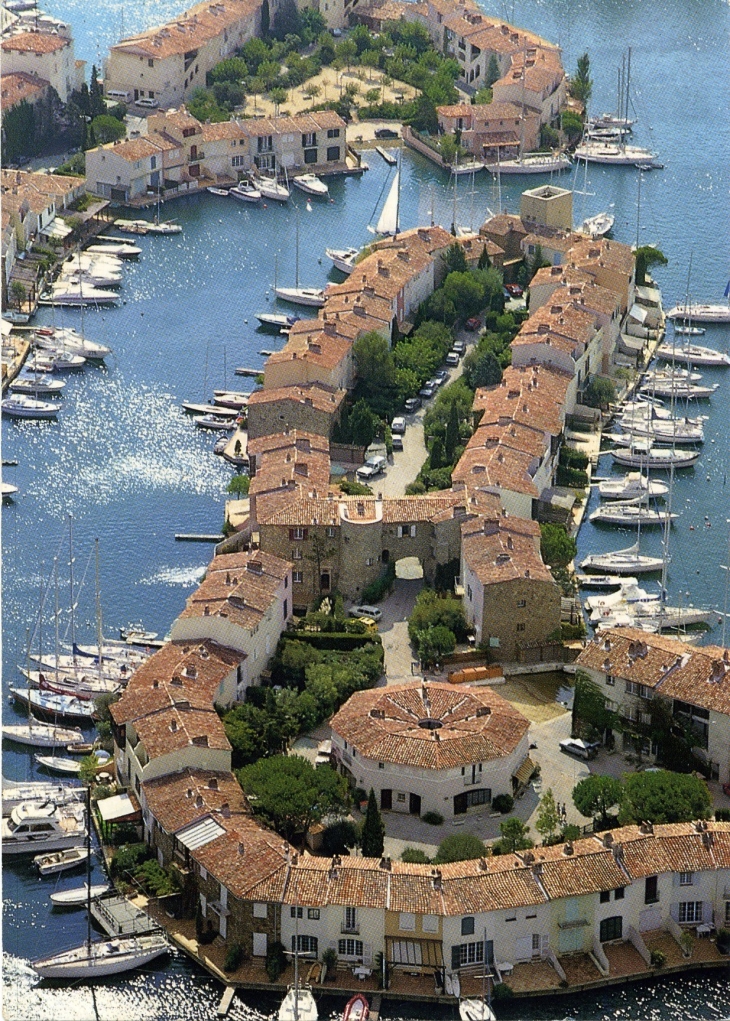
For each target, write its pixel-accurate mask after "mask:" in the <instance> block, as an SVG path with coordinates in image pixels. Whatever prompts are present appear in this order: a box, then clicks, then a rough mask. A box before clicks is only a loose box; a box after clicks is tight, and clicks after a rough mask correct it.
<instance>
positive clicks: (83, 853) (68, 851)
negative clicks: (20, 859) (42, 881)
mask: <svg viewBox="0 0 730 1021" xmlns="http://www.w3.org/2000/svg"><path fill="white" fill-rule="evenodd" d="M89 855H90V851H89V850H87V848H85V847H67V848H65V849H63V850H61V851H49V852H48V853H47V854H37V855H36V856H35V857H34V858H33V864H34V865H35V867H36V868H37V869H38V872H39V874H40V875H41V876H55V875H58V873H59V872H68V870H69V869H75V868H78V866H79V865H85V864H86V861H87V859H88V857H89Z"/></svg>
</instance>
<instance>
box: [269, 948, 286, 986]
mask: <svg viewBox="0 0 730 1021" xmlns="http://www.w3.org/2000/svg"><path fill="white" fill-rule="evenodd" d="M285 967H286V955H285V951H284V944H283V943H281V942H280V941H279V940H275V941H274V942H273V943H272V944H271V946H270V947H269V949H268V950H267V952H266V974H267V975H268V977H269V982H276V981H277V980H278V978H279V975H281V973H282V971H283V970H284V968H285Z"/></svg>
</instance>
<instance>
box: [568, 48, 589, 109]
mask: <svg viewBox="0 0 730 1021" xmlns="http://www.w3.org/2000/svg"><path fill="white" fill-rule="evenodd" d="M592 92H593V82H592V81H591V61H590V58H589V56H588V54H587V53H584V54H583V56H582V57H578V66H577V68H576V72H575V74H574V75H573V77H572V78H571V79H570V94H571V96H573V98H574V99H577V100H578V101H579V102H581V103H583V105H584V106H586V105H587V103H588V100H589V99H590V98H591V93H592Z"/></svg>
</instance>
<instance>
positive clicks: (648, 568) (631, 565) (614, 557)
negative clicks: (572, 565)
mask: <svg viewBox="0 0 730 1021" xmlns="http://www.w3.org/2000/svg"><path fill="white" fill-rule="evenodd" d="M662 563H663V561H662V558H661V557H649V556H646V555H645V554H642V553H640V552H639V543H638V542H635V543H634V544H633V546H628V547H627V548H626V549H620V550H614V551H613V552H610V553H589V554H588V556H587V557H585V558H584V559H583V560H582V561H581V563H580V567H581V569H582V570H584V571H607V572H608V573H610V574H620V575H629V576H631V575H636V574H650V573H653V572H655V571H661V569H662Z"/></svg>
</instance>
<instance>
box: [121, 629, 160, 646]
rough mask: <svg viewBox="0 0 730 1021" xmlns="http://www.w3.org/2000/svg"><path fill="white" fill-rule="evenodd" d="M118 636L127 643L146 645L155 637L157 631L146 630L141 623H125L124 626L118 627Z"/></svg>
mask: <svg viewBox="0 0 730 1021" xmlns="http://www.w3.org/2000/svg"><path fill="white" fill-rule="evenodd" d="M119 637H120V638H121V639H122V640H123V641H125V642H127V644H129V643H132V644H134V645H146V644H147V642H153V641H154V640H155V638H157V632H156V631H148V630H147V629H146V628H145V627H143V626H142V625H141V624H127V626H126V627H120V628H119Z"/></svg>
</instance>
